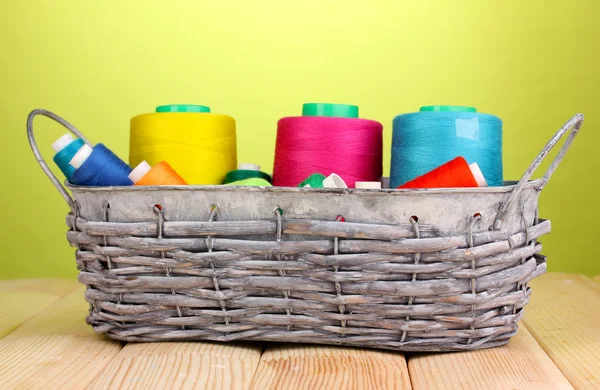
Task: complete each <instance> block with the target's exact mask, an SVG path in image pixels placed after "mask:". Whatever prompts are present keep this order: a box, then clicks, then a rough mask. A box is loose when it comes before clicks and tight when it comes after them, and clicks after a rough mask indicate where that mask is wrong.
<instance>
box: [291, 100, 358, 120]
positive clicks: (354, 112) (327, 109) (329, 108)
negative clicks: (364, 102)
mask: <svg viewBox="0 0 600 390" xmlns="http://www.w3.org/2000/svg"><path fill="white" fill-rule="evenodd" d="M302 116H332V117H338V118H358V106H353V105H351V104H334V103H304V104H303V105H302Z"/></svg>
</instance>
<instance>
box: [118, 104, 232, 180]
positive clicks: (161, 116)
mask: <svg viewBox="0 0 600 390" xmlns="http://www.w3.org/2000/svg"><path fill="white" fill-rule="evenodd" d="M156 111H157V112H156V113H152V114H142V115H138V116H136V117H133V118H131V137H130V141H129V164H130V165H131V166H134V167H135V166H137V165H138V164H139V163H141V162H142V161H144V160H145V161H147V162H148V163H149V164H150V165H151V166H154V165H156V164H158V163H159V162H161V161H163V160H166V161H169V164H170V165H171V166H172V167H173V169H175V171H177V172H178V173H179V174H180V175H181V176H182V177H185V178H186V181H187V182H188V183H189V184H221V183H222V182H223V179H224V178H225V175H226V174H227V172H229V171H232V170H234V169H235V168H236V166H237V150H236V135H235V120H234V119H233V118H232V117H230V116H227V115H219V114H211V113H210V109H209V108H208V107H205V106H190V105H172V106H160V107H157V109H156Z"/></svg>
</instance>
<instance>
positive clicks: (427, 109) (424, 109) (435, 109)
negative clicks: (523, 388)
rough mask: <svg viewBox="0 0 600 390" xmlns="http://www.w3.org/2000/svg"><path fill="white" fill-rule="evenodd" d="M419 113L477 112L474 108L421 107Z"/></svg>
mask: <svg viewBox="0 0 600 390" xmlns="http://www.w3.org/2000/svg"><path fill="white" fill-rule="evenodd" d="M419 111H420V112H432V111H433V112H477V109H475V107H467V106H423V107H421V108H419Z"/></svg>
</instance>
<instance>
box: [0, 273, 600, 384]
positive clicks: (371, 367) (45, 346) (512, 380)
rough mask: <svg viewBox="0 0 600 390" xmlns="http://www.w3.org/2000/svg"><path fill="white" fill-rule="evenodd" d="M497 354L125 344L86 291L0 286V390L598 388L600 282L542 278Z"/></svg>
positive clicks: (68, 285) (19, 283) (50, 284)
mask: <svg viewBox="0 0 600 390" xmlns="http://www.w3.org/2000/svg"><path fill="white" fill-rule="evenodd" d="M531 285H532V288H533V296H532V300H531V302H530V303H529V305H528V306H527V307H526V309H525V312H526V315H525V319H524V323H521V325H520V329H519V333H518V334H517V336H515V338H514V339H513V340H512V341H511V342H510V343H509V344H508V345H507V346H504V347H500V348H495V349H488V350H483V351H476V352H465V353H446V354H402V353H397V352H382V351H373V350H361V349H351V348H338V347H321V346H309V345H291V344H258V343H253V344H250V343H235V344H218V343H211V342H194V343H155V344H121V343H118V342H114V341H111V340H109V339H107V338H105V337H103V336H100V335H96V334H94V333H93V332H92V329H91V327H89V326H88V325H86V324H85V322H84V318H85V316H86V314H87V311H88V305H87V303H86V302H85V301H84V299H83V290H84V287H83V286H81V285H78V284H77V283H76V282H74V281H69V280H56V279H55V280H9V281H0V389H41V388H43V389H52V388H61V389H66V388H91V389H105V388H109V389H112V388H140V389H146V388H149V389H164V388H199V389H205V388H208V389H257V390H262V389H294V390H295V389H334V390H341V389H410V388H413V389H572V388H577V389H600V277H597V278H595V279H591V278H588V277H585V276H582V275H572V274H558V273H553V274H546V275H544V276H542V277H541V278H539V279H537V280H535V281H533V282H532V283H531Z"/></svg>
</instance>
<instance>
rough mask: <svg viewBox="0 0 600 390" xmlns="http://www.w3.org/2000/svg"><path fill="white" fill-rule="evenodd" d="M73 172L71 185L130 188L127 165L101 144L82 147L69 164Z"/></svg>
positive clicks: (129, 169) (129, 171)
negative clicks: (73, 169)
mask: <svg viewBox="0 0 600 390" xmlns="http://www.w3.org/2000/svg"><path fill="white" fill-rule="evenodd" d="M69 164H71V165H72V166H73V167H74V168H75V172H74V173H73V176H72V177H71V183H73V184H77V185H81V186H96V187H101V186H130V185H132V184H133V183H132V182H131V180H130V179H129V177H128V175H129V174H130V173H131V168H130V167H129V165H127V164H125V162H124V161H123V160H121V159H120V158H119V157H117V155H116V154H114V153H113V152H111V151H110V149H108V148H107V147H106V146H104V145H103V144H96V146H94V148H93V149H92V147H90V146H89V145H83V146H82V147H81V149H79V151H78V152H77V153H76V154H75V156H73V158H72V159H71V161H70V162H69Z"/></svg>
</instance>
